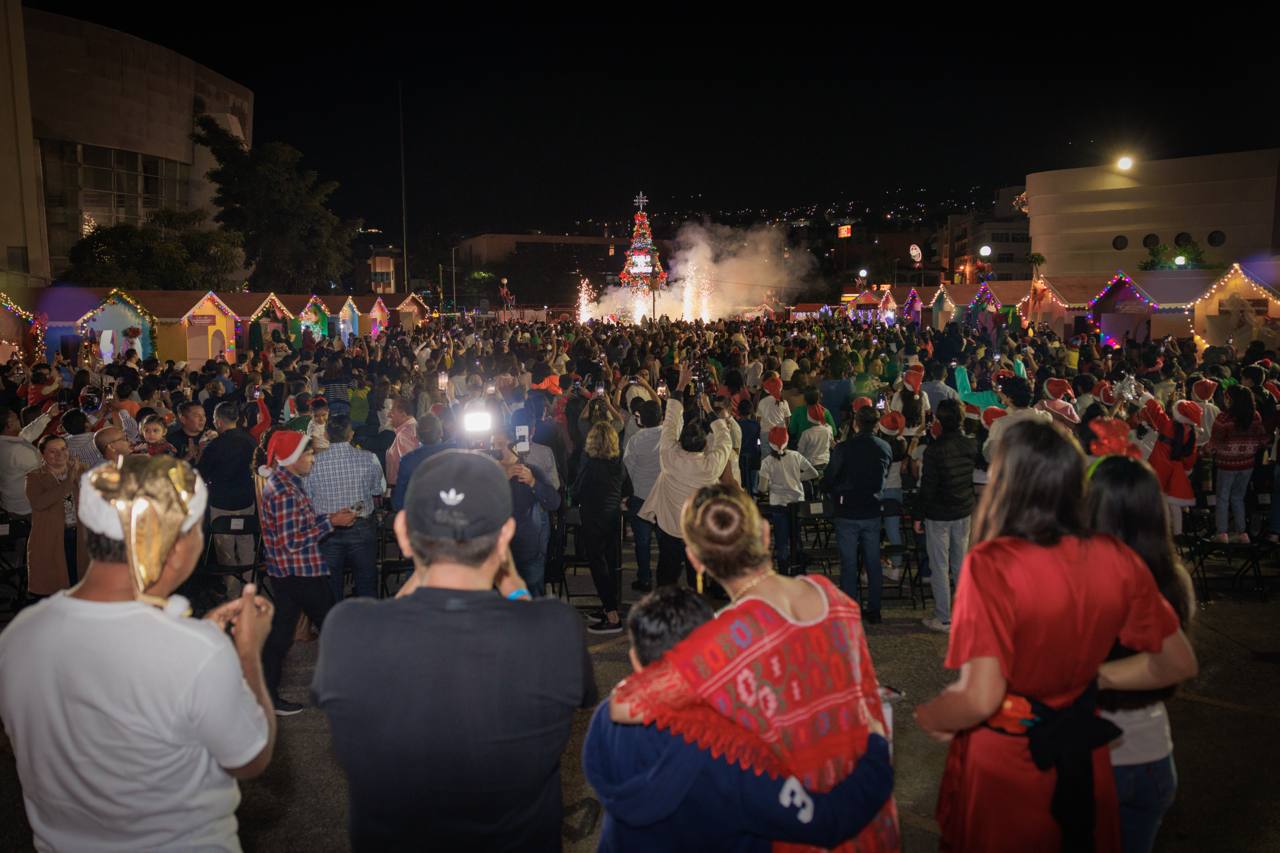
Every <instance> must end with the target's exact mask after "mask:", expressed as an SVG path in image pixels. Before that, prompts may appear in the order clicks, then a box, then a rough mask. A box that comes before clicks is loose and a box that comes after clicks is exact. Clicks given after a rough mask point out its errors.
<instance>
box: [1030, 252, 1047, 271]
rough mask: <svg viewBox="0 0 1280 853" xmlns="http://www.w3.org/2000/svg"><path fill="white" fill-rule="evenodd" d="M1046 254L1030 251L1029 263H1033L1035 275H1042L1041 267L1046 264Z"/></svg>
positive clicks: (1032, 267)
mask: <svg viewBox="0 0 1280 853" xmlns="http://www.w3.org/2000/svg"><path fill="white" fill-rule="evenodd" d="M1044 260H1045V259H1044V255H1042V254H1040V253H1039V252H1028V253H1027V263H1029V264H1031V269H1032V271H1033V273H1034V274H1035V275H1037V276H1038V275H1040V267H1042V266H1044Z"/></svg>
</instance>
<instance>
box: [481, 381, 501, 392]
mask: <svg viewBox="0 0 1280 853" xmlns="http://www.w3.org/2000/svg"><path fill="white" fill-rule="evenodd" d="M497 390H498V388H497V386H496V385H494V384H493V383H492V382H491V383H489V384H488V385H486V386H485V389H484V393H486V394H492V393H494V392H495V391H497Z"/></svg>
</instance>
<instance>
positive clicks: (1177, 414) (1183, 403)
mask: <svg viewBox="0 0 1280 853" xmlns="http://www.w3.org/2000/svg"><path fill="white" fill-rule="evenodd" d="M1203 418H1204V409H1202V408H1200V404H1199V403H1196V402H1195V401H1193V400H1179V401H1178V402H1177V403H1175V404H1174V406H1173V419H1174V420H1175V421H1177V422H1178V423H1180V424H1186V425H1187V426H1189V427H1191V428H1193V429H1199V428H1200V422H1201V420H1202V419H1203Z"/></svg>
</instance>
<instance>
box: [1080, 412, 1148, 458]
mask: <svg viewBox="0 0 1280 853" xmlns="http://www.w3.org/2000/svg"><path fill="white" fill-rule="evenodd" d="M1089 431H1090V432H1092V433H1093V434H1094V438H1093V439H1092V440H1091V441H1090V442H1089V455H1090V456H1130V457H1132V458H1134V459H1141V458H1142V451H1141V450H1139V449H1138V448H1137V447H1135V446H1134V445H1133V443H1132V442H1131V441H1130V440H1129V425H1128V424H1127V423H1125V422H1124V421H1122V420H1121V419H1120V418H1094V419H1093V420H1091V421H1089Z"/></svg>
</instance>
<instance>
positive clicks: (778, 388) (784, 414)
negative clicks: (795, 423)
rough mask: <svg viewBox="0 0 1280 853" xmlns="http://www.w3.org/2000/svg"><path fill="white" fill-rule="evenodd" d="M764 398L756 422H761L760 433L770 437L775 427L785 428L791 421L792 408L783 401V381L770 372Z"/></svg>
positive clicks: (760, 403)
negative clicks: (770, 432) (770, 431)
mask: <svg viewBox="0 0 1280 853" xmlns="http://www.w3.org/2000/svg"><path fill="white" fill-rule="evenodd" d="M763 387H764V390H765V393H764V396H762V397H761V398H760V402H759V404H758V405H757V406H756V420H758V421H759V422H760V432H761V433H763V434H765V435H768V434H769V430H771V429H773V428H774V427H785V426H786V425H787V421H789V420H791V407H790V406H788V405H787V401H786V400H784V399H782V380H781V379H779V378H778V375H777V374H776V373H773V372H770V373H769V374H767V375H766V376H765V378H764V383H763Z"/></svg>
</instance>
